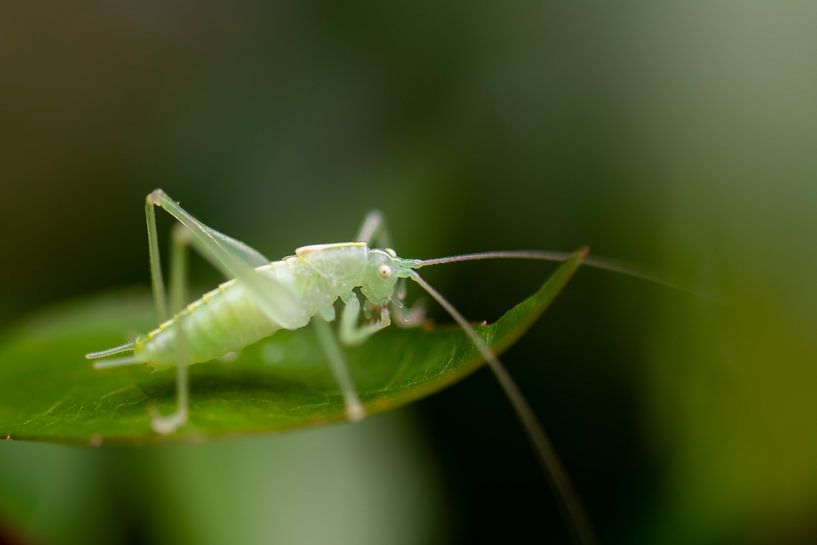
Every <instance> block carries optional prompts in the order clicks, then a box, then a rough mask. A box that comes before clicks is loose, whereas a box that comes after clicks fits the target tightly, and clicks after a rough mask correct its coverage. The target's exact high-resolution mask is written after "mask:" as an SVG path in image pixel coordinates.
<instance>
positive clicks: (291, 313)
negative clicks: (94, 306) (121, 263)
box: [86, 189, 663, 543]
mask: <svg viewBox="0 0 817 545" xmlns="http://www.w3.org/2000/svg"><path fill="white" fill-rule="evenodd" d="M157 206H158V207H160V208H163V209H164V210H166V211H167V212H168V213H170V214H171V215H172V216H173V217H174V218H175V219H176V220H178V222H179V225H177V226H176V229H175V230H174V232H173V237H172V241H173V244H172V246H171V274H170V283H171V286H170V306H171V308H172V309H173V312H174V314H173V315H172V316H171V315H170V314H169V313H168V298H167V294H166V290H165V286H164V281H163V279H162V273H161V266H160V257H159V244H158V238H157V229H156V216H155V208H156V207H157ZM145 214H146V217H147V229H148V247H149V255H150V269H151V280H152V287H153V297H154V302H155V306H156V313H157V316H158V318H159V322H160V325H159V326H158V327H157V328H156V329H154V330H153V331H150V332H149V333H147V334H145V335H142V336H140V337H138V338H137V339H136V340H135V341H133V342H131V343H128V344H125V345H122V346H118V347H115V348H111V349H108V350H104V351H101V352H94V353H91V354H88V355H87V356H86V357H87V358H88V359H91V360H97V361H96V362H95V363H94V368H96V369H105V368H111V367H119V366H126V365H139V364H141V365H146V366H148V367H151V368H154V369H175V370H176V397H177V405H176V410H175V411H174V412H173V413H172V414H170V415H160V414H158V413H157V412H156V411H154V413H153V415H152V420H151V426H152V428H153V430H154V431H155V432H156V433H159V434H168V433H172V432H174V431H175V430H177V429H178V428H179V427H180V426H183V425H184V424H185V423H186V422H187V419H188V399H189V385H188V377H187V367H188V366H189V365H193V364H195V363H203V362H207V361H212V360H215V359H217V358H220V357H222V356H225V355H227V354H229V353H233V352H237V351H240V350H241V349H242V348H244V347H246V346H249V345H251V344H253V343H255V342H257V341H259V340H261V339H263V338H265V337H268V336H270V335H273V334H274V333H275V332H276V331H278V330H279V329H290V330H293V329H299V328H302V327H306V326H307V325H310V324H311V325H312V326H313V327H315V329H316V332H317V338H318V339H319V342H320V344H321V347H322V349H323V351H324V353H325V355H326V359H327V362H328V363H329V366H330V368H331V370H332V373H333V375H334V378H335V380H336V382H337V384H338V386H339V388H340V391H341V393H342V395H343V399H344V402H345V407H346V415H347V418H348V419H349V420H351V421H357V420H360V419H362V418H364V417H365V415H366V410H365V407H364V406H363V404H362V403H361V402H360V400H359V399H358V395H357V391H356V389H355V385H354V383H353V382H352V379H351V377H350V375H349V372H348V369H347V366H346V363H345V360H344V357H343V352H342V349H341V346H340V345H341V344H344V345H355V344H360V343H363V342H365V341H366V339H368V338H369V337H370V336H371V335H373V334H375V333H376V332H377V331H379V330H381V329H383V328H385V327H388V326H389V325H390V324H391V322H392V319H394V320H395V321H399V322H400V324H401V325H404V326H412V325H418V324H420V323H422V322H423V320H424V317H423V313H422V309H421V308H419V307H418V308H407V307H406V305H405V304H404V297H405V282H406V280H412V281H414V282H416V283H417V284H418V285H420V286H421V287H422V288H423V289H424V290H425V291H426V292H428V294H429V295H430V296H431V297H432V298H433V299H434V300H436V301H437V302H438V303H439V304H440V305H441V306H442V307H443V308H444V309H445V310H446V312H448V314H450V315H451V317H452V318H453V319H454V320H455V321H456V322H457V323H458V324H459V325H460V327H462V329H463V331H464V332H465V334H466V335H467V336H468V337H469V338H470V339H471V341H472V342H473V343H474V346H475V347H476V348H477V349H478V350H479V352H480V353H481V355H482V357H483V358H484V359H485V360H486V361H487V362H488V365H489V366H490V368H491V370H492V371H493V373H494V374H495V376H496V378H497V379H498V381H499V383H500V385H501V387H502V389H503V390H504V392H505V394H506V395H507V396H508V399H509V400H510V402H511V404H512V405H513V407H514V409H515V411H516V413H517V415H518V416H519V419H520V421H521V423H522V425H523V426H524V428H525V431H526V433H527V434H528V436H529V438H530V440H531V443H532V444H533V447H534V449H535V451H536V453H537V455H538V457H539V459H540V461H541V463H542V466H543V468H544V470H545V473H546V476H547V477H548V478H549V480H550V483H551V485H552V486H553V488H554V490H555V493H556V495H557V496H558V497H559V498H560V501H561V502H562V506H563V508H564V511H565V513H566V516H567V518H568V519H569V521H570V523H571V527H572V530H573V533H574V537H575V538H576V540H577V541H578V542H580V543H592V542H594V537H593V533H592V531H591V529H590V524H589V523H588V521H587V517H586V516H585V514H584V510H583V509H582V507H581V503H580V502H579V500H578V497H577V495H576V493H575V492H574V491H573V488H572V486H571V484H570V482H569V480H568V478H567V476H566V474H565V472H564V470H563V469H562V466H561V463H560V462H559V459H558V457H557V456H556V453H555V451H554V449H553V447H552V446H551V444H550V441H549V439H548V437H547V435H546V434H545V432H544V430H543V429H542V426H541V424H540V423H539V421H538V419H537V417H536V415H535V414H534V412H533V410H532V409H531V407H530V405H529V404H528V402H527V400H526V399H525V398H524V396H523V395H522V393H521V391H520V390H519V388H518V387H517V385H516V383H515V382H514V381H513V379H512V378H511V376H510V375H509V374H508V372H507V371H506V370H505V367H504V366H503V364H502V363H501V362H500V361H499V359H498V358H497V356H496V355H495V354H494V353H493V351H492V350H491V349H490V348H489V346H488V345H487V344H486V343H485V341H483V340H482V338H481V337H480V336H479V335H478V334H477V333H476V332H475V331H474V328H473V327H472V326H471V325H470V324H469V323H468V321H467V320H466V319H465V318H464V317H463V315H462V314H461V313H460V312H459V311H458V310H457V309H456V308H454V306H453V305H452V304H451V303H449V302H448V301H447V300H446V299H445V298H444V297H443V296H442V295H441V294H440V293H439V292H437V291H436V290H435V289H434V288H432V287H431V286H430V285H429V284H428V283H427V282H426V281H425V280H424V279H423V278H422V277H421V276H420V275H419V273H418V272H417V270H418V269H420V268H422V267H428V266H431V265H439V264H443V263H453V262H459V261H469V260H477V259H492V258H524V259H540V260H548V261H563V260H565V259H567V258H568V257H569V256H570V254H568V253H560V252H486V253H480V254H468V255H461V256H452V257H445V258H439V259H427V260H421V259H404V258H401V257H399V256H398V255H397V254H396V253H395V251H394V250H392V249H390V248H388V245H389V242H388V234H387V233H386V229H385V224H384V221H383V217H382V215H381V214H380V213H378V212H371V213H370V214H369V215H368V216H367V217H366V219H365V221H364V222H363V225H362V227H361V229H360V232H359V234H358V236H357V237H356V238H355V241H353V242H341V243H333V244H318V245H311V246H304V247H301V248H298V249H297V250H296V251H295V255H294V256H290V257H286V258H284V259H283V260H280V261H270V260H269V259H267V258H266V257H264V256H263V255H262V254H261V253H259V252H258V251H256V250H254V249H253V248H251V247H249V246H247V245H246V244H244V243H243V242H240V241H238V240H235V239H233V238H231V237H228V236H227V235H224V234H222V233H219V232H218V231H216V230H214V229H212V228H210V227H208V226H207V225H204V224H203V223H201V222H200V221H198V220H197V219H196V218H194V217H193V216H191V215H190V214H189V213H187V212H186V211H185V210H184V209H182V207H181V206H179V204H178V203H177V202H175V201H174V200H172V199H171V198H170V197H168V196H167V195H166V194H165V193H164V192H163V191H162V190H158V189H157V190H156V191H153V192H152V193H150V194H149V195H148V196H147V202H146V205H145ZM370 244H374V245H375V247H370ZM190 245H192V246H193V247H194V248H195V249H196V250H197V251H198V252H199V253H201V255H202V256H204V258H205V259H207V260H208V261H209V262H210V263H211V264H212V265H213V266H215V267H216V268H217V269H218V270H219V271H221V272H222V273H223V274H224V275H225V276H226V277H227V278H229V279H230V280H228V281H227V282H225V283H223V284H221V285H220V286H219V287H218V288H216V289H215V290H213V291H211V292H209V293H206V294H205V295H204V296H202V297H201V298H200V299H198V300H197V301H195V302H193V303H191V304H188V305H186V306H185V297H186V291H187V290H186V285H185V284H186V269H187V264H186V263H187V258H186V254H187V247H188V246H190ZM585 251H586V250H585ZM585 264H588V265H591V266H595V267H599V268H604V269H608V270H613V271H617V272H623V273H625V274H631V275H635V276H639V277H642V278H646V279H648V280H651V281H656V282H659V283H663V282H661V281H660V280H657V279H656V278H654V277H651V276H649V275H645V274H643V273H639V272H637V271H634V270H632V269H631V268H629V267H626V266H624V265H622V264H620V263H617V262H614V261H611V260H602V259H598V258H586V259H585ZM356 290H357V291H356ZM358 291H359V293H360V294H362V296H363V298H364V302H363V304H361V300H360V297H359V296H358V294H357V293H358ZM338 300H341V301H342V302H343V310H342V311H341V315H340V317H339V318H338V317H337V316H336V312H335V303H336V301H338ZM364 310H365V312H366V314H367V315H372V314H373V315H375V316H377V317H378V318H379V319H377V320H376V321H373V322H369V323H365V324H362V325H361V324H360V321H361V320H360V316H361V312H362V311H364ZM336 318H337V321H338V322H339V325H338V328H337V334H336V333H335V332H334V331H333V330H332V328H331V327H330V326H329V322H332V321H335V320H336ZM338 340H339V341H340V343H339V342H338Z"/></svg>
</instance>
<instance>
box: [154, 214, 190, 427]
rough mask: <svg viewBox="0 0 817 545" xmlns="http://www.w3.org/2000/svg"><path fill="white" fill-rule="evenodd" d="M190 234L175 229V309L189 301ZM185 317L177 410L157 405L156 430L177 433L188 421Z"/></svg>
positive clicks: (179, 340) (179, 337) (180, 326)
mask: <svg viewBox="0 0 817 545" xmlns="http://www.w3.org/2000/svg"><path fill="white" fill-rule="evenodd" d="M189 244H190V233H189V232H188V231H186V230H185V229H184V228H183V227H181V226H176V227H175V228H174V229H173V244H172V251H171V262H170V265H171V266H170V303H171V308H172V310H173V311H174V312H178V311H179V310H181V309H182V307H183V306H184V304H185V297H186V292H187V289H186V282H187V247H188V246H189ZM184 322H185V320H184V318H181V319H179V320H178V322H177V323H176V327H177V330H176V410H175V411H174V412H173V413H171V414H170V415H167V416H163V415H161V414H160V413H159V412H158V410H157V409H156V407H153V409H152V412H151V422H150V427H151V428H152V429H153V431H155V432H156V433H159V434H162V435H166V434H169V433H173V432H174V431H176V430H177V429H178V428H179V427H181V426H183V425H184V424H185V423H187V420H188V415H189V411H188V405H189V398H190V384H189V379H188V369H187V366H188V347H187V338H186V336H185V332H184V325H185V324H184Z"/></svg>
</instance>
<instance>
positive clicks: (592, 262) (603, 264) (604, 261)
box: [414, 250, 694, 294]
mask: <svg viewBox="0 0 817 545" xmlns="http://www.w3.org/2000/svg"><path fill="white" fill-rule="evenodd" d="M571 255H573V254H572V253H571V252H542V251H529V250H519V251H516V250H511V251H499V252H479V253H474V254H462V255H452V256H448V257H439V258H436V259H423V260H421V261H420V263H419V264H418V265H415V266H414V268H415V269H419V268H422V267H429V266H431V265H442V264H444V263H459V262H462V261H478V260H482V259H536V260H539V261H567V260H568V259H569V258H570V256H571ZM582 265H587V266H588V267H593V268H595V269H602V270H605V271H611V272H615V273H619V274H623V275H625V276H632V277H633V278H638V279H641V280H646V281H647V282H652V283H653V284H658V285H659V286H665V287H668V288H672V289H676V290H679V291H683V292H687V293H693V292H692V290H690V289H688V288H685V287H683V286H681V285H680V284H678V283H676V282H674V281H672V280H668V279H667V278H665V277H664V276H662V275H659V274H656V273H654V272H652V271H649V270H645V269H644V268H643V267H639V266H636V265H633V264H631V263H626V262H624V261H620V260H618V259H612V258H608V257H597V256H592V255H591V256H587V257H585V258H584V260H583V261H582ZM693 294H694V293H693Z"/></svg>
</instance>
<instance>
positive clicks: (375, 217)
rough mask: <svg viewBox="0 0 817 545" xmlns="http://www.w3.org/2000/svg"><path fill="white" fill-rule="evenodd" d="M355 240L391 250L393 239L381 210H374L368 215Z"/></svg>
mask: <svg viewBox="0 0 817 545" xmlns="http://www.w3.org/2000/svg"><path fill="white" fill-rule="evenodd" d="M355 240H356V241H357V242H365V243H366V244H368V245H369V246H371V245H372V244H376V247H378V248H389V247H390V246H391V237H390V236H389V231H388V229H386V218H385V216H383V213H382V212H381V211H380V210H372V211H371V212H369V213H368V214H366V217H365V218H364V219H363V225H361V226H360V230H359V231H358V233H357V236H356V237H355Z"/></svg>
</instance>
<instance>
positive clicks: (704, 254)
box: [0, 0, 817, 545]
mask: <svg viewBox="0 0 817 545" xmlns="http://www.w3.org/2000/svg"><path fill="white" fill-rule="evenodd" d="M815 25H817V6H815V5H814V4H813V3H808V2H794V1H781V2H760V1H757V0H749V1H746V2H676V3H671V4H670V3H664V2H617V3H605V2H600V1H590V2H584V3H570V4H559V3H552V2H538V3H537V2H503V3H496V4H492V5H488V6H485V5H477V4H474V3H465V2H462V3H460V2H449V3H444V4H441V3H428V2H413V3H405V4H403V3H400V4H397V3H377V2H360V3H331V2H325V3H320V2H238V3H232V4H230V5H229V6H228V5H227V4H224V3H218V2H200V3H198V4H197V5H195V6H194V5H186V4H184V3H180V2H164V3H162V2H151V1H148V2H131V1H119V2H109V3H103V2H99V3H94V2H88V3H82V4H80V5H77V4H70V5H69V4H62V3H48V5H46V6H44V5H42V4H40V5H31V6H28V5H26V6H22V5H18V6H15V7H13V8H11V9H9V10H6V13H5V14H4V16H3V17H2V19H0V36H2V39H1V40H0V68H2V76H1V77H2V85H1V86H0V114H2V119H3V122H2V124H0V184H2V189H3V191H2V197H3V204H4V206H3V213H2V214H0V233H2V249H3V255H4V258H3V266H2V267H0V285H2V286H3V294H2V298H0V323H2V324H10V323H12V322H13V321H14V320H16V319H18V318H19V317H21V316H23V315H26V314H28V313H30V312H33V311H35V310H37V309H40V308H42V307H45V306H47V305H49V304H52V303H54V302H57V301H60V300H64V299H66V298H72V297H84V296H87V295H88V294H90V293H92V292H97V291H99V290H104V289H110V288H114V287H121V286H129V285H135V284H138V285H142V286H146V285H147V283H148V281H149V271H148V266H147V244H146V236H145V228H144V217H143V203H144V200H143V199H144V196H145V195H146V194H147V193H148V192H149V191H150V190H152V189H154V188H155V187H162V188H164V189H165V190H166V191H167V192H168V193H169V194H170V195H171V196H173V197H174V198H176V199H177V200H180V201H181V202H182V204H183V205H184V206H185V207H186V208H187V209H188V210H190V211H191V212H193V213H194V214H196V215H197V216H198V217H200V218H201V219H202V220H204V221H206V222H207V223H209V224H210V225H213V226H214V227H215V228H217V229H220V230H223V231H225V232H227V233H229V234H231V235H234V236H236V237H238V238H240V239H242V240H245V241H246V242H248V243H249V244H251V245H253V246H255V247H257V248H259V249H260V250H261V251H262V252H264V253H265V254H267V255H271V256H284V255H288V254H290V253H291V252H292V250H293V249H294V248H295V247H297V246H300V245H304V244H308V243H315V242H331V241H337V240H344V239H348V238H350V237H351V236H352V235H353V233H354V232H355V229H356V228H357V226H358V224H359V222H360V221H361V219H362V217H363V215H364V214H365V212H366V211H367V210H369V209H371V208H375V207H376V208H380V209H382V210H383V211H384V212H385V213H386V215H387V217H388V220H389V224H390V228H391V230H392V234H393V239H394V241H395V246H396V249H397V251H398V252H399V253H400V254H401V255H403V256H406V257H420V258H422V257H436V256H441V255H446V254H453V253H461V252H467V251H479V250H488V249H516V248H538V249H565V250H571V249H575V248H577V247H578V246H579V245H581V244H589V245H590V246H591V247H592V249H593V251H594V252H596V253H598V254H600V255H608V256H613V257H616V258H621V259H626V260H631V261H634V262H639V263H644V264H646V265H649V266H654V267H656V268H658V269H660V270H664V271H667V272H668V274H670V275H672V276H673V277H677V278H678V279H679V280H681V281H682V282H683V283H684V284H686V285H688V286H690V287H691V288H693V289H695V290H697V291H699V292H701V293H702V294H704V297H692V296H687V295H685V294H681V293H677V292H674V291H671V290H665V289H662V288H658V287H655V286H652V285H649V284H645V283H643V282H639V281H636V280H632V279H628V278H623V277H621V276H616V275H613V274H605V273H602V272H597V271H589V270H583V271H580V272H579V273H578V274H577V276H576V277H575V278H574V279H573V281H572V282H571V284H570V285H569V286H568V288H567V290H566V292H565V293H564V294H563V295H562V296H560V298H559V299H558V300H557V301H556V302H555V303H554V305H553V306H552V307H551V308H550V309H549V310H548V312H547V314H546V315H545V316H544V317H543V318H542V319H541V320H540V322H539V323H538V324H537V325H536V326H535V327H534V328H533V329H532V330H531V332H530V333H529V334H528V335H527V336H525V337H524V338H523V339H522V340H521V341H520V342H519V343H517V344H516V345H515V346H514V347H512V348H511V349H510V350H509V351H508V352H507V353H506V355H505V358H504V359H505V362H506V364H507V365H508V367H509V369H510V371H511V373H512V374H513V375H514V376H515V378H516V379H517V380H518V382H519V384H520V386H521V387H522V388H523V390H524V391H525V393H526V394H527V396H528V397H529V400H530V402H531V404H532V405H533V407H534V409H535V410H536V412H537V414H538V415H539V416H540V418H541V419H542V421H543V423H544V424H545V426H546V428H547V429H548V430H549V431H550V433H551V435H552V438H553V440H554V443H555V444H556V447H557V449H558V451H559V453H560V455H561V456H562V458H563V460H564V462H565V465H566V466H567V469H568V471H569V473H570V475H571V477H572V478H573V481H574V483H575V485H576V487H577V489H578V491H579V493H580V495H581V496H582V497H583V499H584V500H585V503H586V506H587V509H588V511H589V514H590V517H591V519H592V520H593V522H594V524H595V526H596V529H597V531H598V534H599V536H600V538H601V541H602V542H603V543H645V544H646V543H669V544H676V543H677V544H708V543H713V544H714V543H747V542H748V543H758V544H773V543H774V544H780V543H784V544H785V543H792V544H794V543H804V542H813V541H815V540H817V525H815V523H814V520H815V518H814V517H815V514H817V435H816V432H815V425H814V422H815V415H817V395H816V394H815V392H817V335H816V334H815V332H817V328H815V326H817V318H816V317H817V289H815V288H814V285H813V281H814V279H815V278H817V251H815V249H814V248H815V243H814V239H815V235H817V219H815V218H817V153H816V150H817V69H815V68H817V63H815V54H814V53H815V51H817V33H816V32H814V29H815ZM169 225H170V223H169V222H168V221H166V220H163V222H162V225H161V228H162V229H163V230H164V231H163V232H164V233H167V227H168V226H169ZM193 265H194V267H193V268H194V270H195V277H196V281H197V284H198V285H212V284H214V283H216V282H217V281H218V277H217V275H216V274H214V273H212V272H210V271H209V270H208V268H207V266H206V265H205V264H204V263H203V262H201V261H200V260H197V261H194V263H193ZM550 270H552V268H550V267H548V266H546V265H541V264H531V263H480V264H462V265H451V266H449V267H446V268H443V267H440V268H439V269H435V270H433V271H432V270H429V272H428V274H427V278H428V280H429V281H430V282H432V283H433V284H434V285H435V286H436V287H438V288H439V289H440V291H441V292H443V293H444V294H446V295H447V296H448V297H449V298H450V299H451V300H452V301H454V302H455V304H457V305H458V306H459V308H460V309H461V310H462V311H463V312H464V313H465V315H466V316H468V317H469V318H472V319H474V320H481V319H487V320H493V319H495V318H496V317H498V316H499V315H500V314H501V313H502V312H503V311H504V310H506V309H508V308H510V307H511V306H512V305H513V304H515V303H517V302H518V301H520V300H521V299H523V298H524V297H525V296H527V295H529V294H530V293H532V292H533V291H534V290H535V289H536V287H537V286H538V285H539V284H540V283H541V280H542V279H543V278H544V277H545V275H546V274H548V273H549V272H550ZM415 295H419V294H417V293H415ZM431 312H432V315H433V316H435V317H436V318H438V319H440V320H444V319H445V317H444V316H443V314H442V313H441V312H440V311H439V310H438V309H436V308H432V311H431ZM94 348H98V347H89V349H94ZM3 363H4V362H0V365H2V364H3ZM43 380H48V377H43ZM0 395H3V389H2V385H0ZM193 395H195V392H193ZM0 528H2V530H0V531H2V532H3V536H5V535H13V536H16V537H15V539H18V540H19V541H20V542H21V543H43V544H52V543H53V544H59V545H61V544H71V543H83V544H90V543H112V542H117V543H133V544H141V543H227V542H229V543H251V544H254V543H276V544H277V543H286V544H289V543H298V544H328V543H331V544H333V545H338V544H346V543H348V544H366V543H372V544H382V543H390V544H402V543H405V544H421V543H422V544H426V543H446V544H451V543H477V542H486V543H487V542H492V543H496V542H501V543H534V542H535V543H541V542H549V543H566V542H567V540H568V536H567V533H566V531H565V525H564V522H563V521H562V519H561V517H560V516H559V512H558V508H557V504H556V503H555V501H554V500H553V499H552V497H551V495H550V492H549V491H548V489H547V487H546V485H545V483H544V480H543V479H542V477H541V474H540V473H539V472H538V469H537V466H536V464H535V461H534V458H533V455H532V453H531V452H530V450H529V448H528V446H527V443H526V440H525V437H524V435H523V434H522V432H521V429H520V427H519V426H518V424H517V423H516V421H515V420H514V418H513V414H512V412H511V410H510V408H509V407H508V405H507V402H506V401H505V400H504V399H503V397H502V395H501V393H500V391H499V389H498V387H497V386H496V385H495V384H494V382H493V380H492V377H491V376H490V374H489V373H488V372H487V371H485V370H483V371H480V372H478V373H477V374H476V375H474V376H473V377H470V378H469V379H467V380H466V381H464V382H463V383H460V384H458V385H455V386H454V387H452V388H449V389H448V390H446V391H444V392H442V393H440V394H437V395H435V396H433V397H432V398H429V399H426V400H423V401H421V402H419V403H416V404H414V405H413V406H412V407H410V408H408V409H403V410H400V411H397V412H394V413H390V414H387V415H383V416H378V417H375V418H373V419H371V420H368V421H365V422H363V423H362V424H359V425H354V426H352V425H344V426H334V427H329V428H325V429H316V430H309V431H306V432H294V433H287V434H281V435H275V436H269V437H251V438H240V439H227V440H220V441H217V442H213V443H207V444H202V445H187V446H176V447H173V446H171V447H145V448H110V447H103V448H101V449H90V448H88V449H83V448H69V447H59V446H51V445H46V444H25V443H15V442H11V441H9V442H3V443H0Z"/></svg>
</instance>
